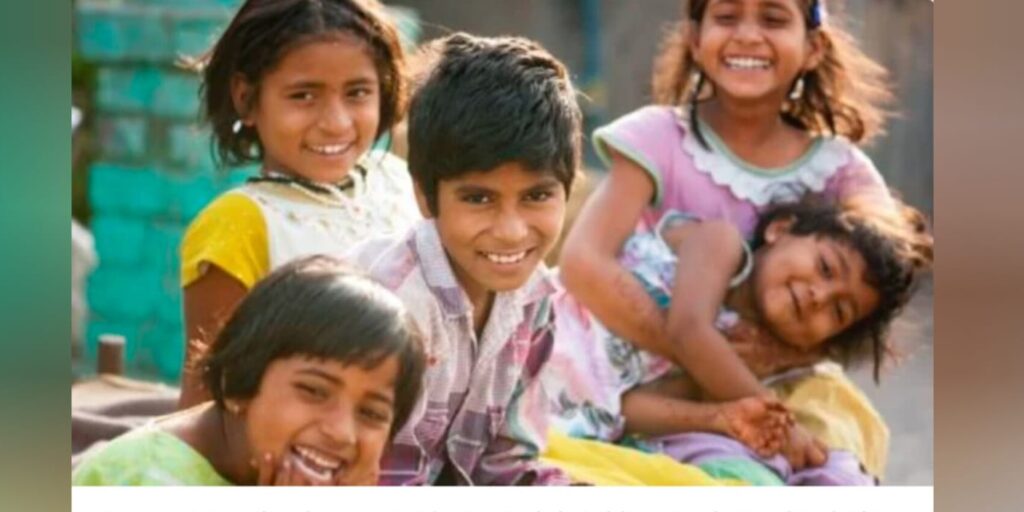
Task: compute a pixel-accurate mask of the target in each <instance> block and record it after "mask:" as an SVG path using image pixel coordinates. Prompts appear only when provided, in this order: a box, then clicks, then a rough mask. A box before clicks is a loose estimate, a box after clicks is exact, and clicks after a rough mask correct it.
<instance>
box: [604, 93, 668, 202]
mask: <svg viewBox="0 0 1024 512" xmlns="http://www.w3.org/2000/svg"><path fill="white" fill-rule="evenodd" d="M680 136H681V133H680V131H679V127H678V125H677V124H676V122H675V113H674V112H673V110H672V109H671V108H669V107H664V106H647V107H643V108H641V109H639V110H636V111H633V112H631V113H629V114H626V115H625V116H623V117H620V118H619V119H617V120H615V121H613V122H612V123H610V124H608V125H605V126H602V127H600V128H598V129H597V130H594V149H595V150H596V151H597V154H598V155H599V156H600V157H601V160H603V161H604V163H605V164H606V165H609V166H610V165H611V155H610V153H609V150H615V151H616V152H618V153H619V154H621V155H622V156H624V157H625V158H628V159H629V160H631V161H633V162H634V163H635V164H637V165H639V166H640V168H642V169H643V170H644V171H646V172H647V174H648V176H650V178H651V180H652V181H653V182H654V189H655V191H654V197H653V198H652V200H651V205H652V206H653V207H654V208H660V207H661V203H662V201H663V200H664V197H665V190H666V188H667V189H669V190H671V189H672V187H673V186H674V183H673V178H672V175H671V173H670V171H671V169H672V168H673V165H672V162H673V158H674V157H673V151H674V149H675V147H676V144H678V141H679V138H680Z"/></svg>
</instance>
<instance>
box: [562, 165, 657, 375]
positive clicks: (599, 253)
mask: <svg viewBox="0 0 1024 512" xmlns="http://www.w3.org/2000/svg"><path fill="white" fill-rule="evenodd" d="M609 152H610V153H611V157H612V168H611V172H609V174H608V177H607V178H605V179H604V181H603V182H602V183H601V184H600V185H599V186H598V187H597V190H596V191H595V192H594V194H593V195H591V196H590V198H589V199H588V200H587V202H586V204H585V205H584V207H583V209H582V210H581V211H580V214H579V216H578V217H577V219H576V223H575V224H574V225H573V227H572V229H571V230H570V231H569V234H568V236H567V237H566V240H565V245H564V246H563V248H562V255H561V261H560V266H561V270H560V272H561V276H562V279H563V281H564V282H565V286H566V288H568V289H569V291H570V292H572V294H573V295H574V296H575V297H576V298H577V299H579V301H580V302H581V303H582V304H583V305H584V306H586V307H587V309H589V310H590V311H591V312H592V313H593V314H594V316H595V317H597V319H598V320H600V321H601V323H602V324H604V325H605V326H606V327H607V328H608V329H609V330H611V331H612V332H614V333H615V334H617V335H618V336H620V337H622V338H625V339H627V340H629V341H630V342H631V343H633V344H635V345H636V346H638V347H640V348H642V349H644V350H648V351H650V352H653V353H655V354H658V355H661V356H663V357H669V358H671V357H673V352H672V348H671V344H670V343H669V340H668V338H667V337H666V336H665V314H664V312H663V311H662V310H661V309H659V308H658V305H657V304H656V303H655V302H654V300H653V299H651V297H650V296H649V295H648V294H647V292H646V290H644V288H643V285H641V284H640V282H639V281H638V280H637V278H636V276H634V275H633V274H632V273H631V272H630V271H629V270H627V269H626V268H625V267H623V266H622V264H621V263H619V261H618V254H619V252H620V251H621V249H622V245H623V244H624V243H625V241H626V239H627V238H628V237H629V236H630V235H631V234H632V233H633V230H634V229H635V228H636V224H637V221H638V220H639V219H640V215H641V214H642V213H643V211H644V209H645V208H646V207H647V205H648V204H649V202H650V201H651V198H652V197H654V184H653V182H652V181H651V178H650V177H648V176H647V174H646V173H645V172H644V171H643V169H641V168H640V167H639V166H638V165H637V164H635V163H633V162H632V161H631V160H628V159H627V158H625V157H623V156H622V155H620V154H619V153H618V152H616V151H614V150H610V151H609Z"/></svg>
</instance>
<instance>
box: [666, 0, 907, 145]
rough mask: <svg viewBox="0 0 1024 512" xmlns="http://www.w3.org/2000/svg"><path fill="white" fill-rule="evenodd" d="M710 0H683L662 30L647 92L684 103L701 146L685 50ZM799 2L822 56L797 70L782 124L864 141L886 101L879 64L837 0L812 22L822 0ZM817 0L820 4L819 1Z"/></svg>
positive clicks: (879, 123) (879, 121)
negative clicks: (796, 95) (799, 75)
mask: <svg viewBox="0 0 1024 512" xmlns="http://www.w3.org/2000/svg"><path fill="white" fill-rule="evenodd" d="M710 1H711V0H688V1H686V0H684V2H683V14H682V19H681V20H680V21H678V22H677V23H676V24H674V25H673V26H672V27H671V28H670V29H669V31H668V32H667V33H666V35H665V37H664V39H663V40H662V43H661V50H660V52H659V54H658V56H657V58H656V59H655V64H654V74H653V93H654V100H655V102H656V103H659V104H665V105H675V106H684V105H685V106H686V108H687V110H688V111H689V119H690V129H691V130H692V131H693V133H694V134H695V135H696V136H697V138H698V140H699V141H700V142H701V144H703V145H704V146H705V147H707V143H706V141H705V140H704V137H703V135H702V134H701V131H700V127H699V126H698V124H697V110H698V105H699V103H700V101H701V98H700V97H701V96H702V93H701V91H702V90H703V88H704V85H705V79H703V73H701V77H702V79H701V80H698V81H697V82H695V83H691V82H693V81H692V80H691V79H690V77H691V75H693V73H694V72H695V71H698V70H699V69H700V66H699V64H698V63H697V62H696V60H695V59H694V56H693V53H692V52H691V50H690V41H691V40H692V39H693V38H694V37H697V34H698V32H699V30H700V25H701V23H702V22H703V20H704V14H705V12H706V11H707V7H708V4H709V3H710ZM796 2H797V3H798V4H799V5H800V6H801V7H802V9H801V12H802V14H803V16H804V20H805V27H806V30H807V31H808V33H810V32H812V31H817V32H819V33H820V35H821V40H822V44H824V50H825V51H824V58H823V60H822V61H821V63H820V64H819V65H818V66H817V67H816V68H814V69H812V70H810V71H808V72H806V73H805V74H804V75H803V79H804V92H803V94H802V95H801V97H800V99H799V100H796V101H793V100H787V101H786V102H785V104H784V105H783V108H782V111H781V115H782V118H783V120H784V121H786V122H787V123H788V124H790V125H792V126H795V127H797V128H800V129H802V130H806V131H809V132H811V133H814V134H827V135H839V136H843V137H846V138H848V139H849V140H850V141H852V142H854V143H866V142H868V141H870V140H871V139H872V138H873V137H875V136H877V135H879V134H881V133H883V125H884V123H885V120H886V118H887V117H888V116H889V113H888V111H887V110H886V109H885V105H886V104H888V103H889V102H891V101H892V99H893V95H892V92H891V86H890V84H889V83H888V76H887V72H886V70H885V68H884V67H882V66H881V65H880V64H878V63H877V62H875V61H874V60H872V59H871V58H870V57H868V56H867V55H865V54H864V52H863V51H862V50H861V49H860V48H859V47H858V45H857V42H856V41H855V40H854V39H853V37H852V36H851V35H850V33H849V32H848V31H847V30H846V29H844V28H843V26H842V24H841V22H840V18H841V17H842V16H841V12H840V11H841V9H840V5H839V3H838V0H829V1H828V2H827V3H828V6H829V7H828V10H829V16H828V18H827V19H826V20H821V21H818V22H816V21H815V20H816V19H818V16H820V14H819V13H820V12H821V11H819V10H818V9H821V8H823V6H824V4H825V0H796ZM819 2H820V4H819Z"/></svg>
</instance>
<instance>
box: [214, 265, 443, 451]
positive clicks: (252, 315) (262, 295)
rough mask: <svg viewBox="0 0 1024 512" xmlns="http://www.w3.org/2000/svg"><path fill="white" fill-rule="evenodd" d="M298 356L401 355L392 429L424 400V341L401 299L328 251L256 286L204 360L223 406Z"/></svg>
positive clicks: (357, 360) (372, 363) (348, 359)
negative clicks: (269, 370) (273, 366)
mask: <svg viewBox="0 0 1024 512" xmlns="http://www.w3.org/2000/svg"><path fill="white" fill-rule="evenodd" d="M293 356H302V357H309V358H313V359H320V360H327V361H338V362H341V363H343V364H345V365H349V364H355V365H358V366H359V367H361V368H364V369H370V368H375V367H377V366H378V365H380V364H381V363H383V362H384V361H385V360H387V359H388V358H390V357H396V358H397V360H398V374H397V379H396V381H395V390H394V391H395V403H394V421H393V423H392V428H391V435H394V434H395V433H396V432H397V431H398V430H400V429H401V428H402V426H403V425H404V424H405V421H406V420H407V419H408V418H409V414H410V413H411V412H412V408H413V406H414V405H415V403H416V400H417V399H418V396H419V393H420V387H421V385H422V383H421V381H422V377H423V372H424V367H425V362H424V360H425V356H424V353H423V346H422V340H421V339H420V336H419V334H418V332H417V330H416V328H415V325H414V324H413V322H412V318H411V316H410V315H409V313H408V312H407V311H406V309H405V307H404V306H403V305H402V303H401V301H400V300H399V299H398V298H397V297H396V296H394V295H393V294H392V293H391V292H390V291H388V290H387V289H386V288H384V287H383V286H381V285H379V284H377V283H376V282H374V281H372V280H371V279H370V278H369V277H366V276H364V275H362V274H359V273H356V272H354V271H352V270H351V269H349V268H348V267H346V266H345V265H343V264H341V263H340V262H339V261H338V260H335V259H333V258H329V257H327V256H311V257H306V258H302V259H299V260H295V261H293V262H291V263H288V264H286V265H284V266H282V267H280V268H279V269H277V270H275V271H274V272H272V273H271V274H270V275H268V276H267V277H266V278H265V279H263V280H262V281H260V282H259V283H257V284H256V286H254V287H253V289H252V290H251V291H250V292H249V294H248V295H246V296H245V298H244V299H243V300H242V302H241V303H240V304H239V305H238V308H237V309H236V310H235V312H234V313H233V314H232V315H231V318H230V319H229V320H228V322H227V324H226V325H225V326H224V329H223V330H221V332H220V335H219V336H218V337H217V339H216V340H215V341H214V343H213V344H212V345H211V346H210V347H209V350H208V352H207V353H206V354H205V355H204V356H202V358H201V359H200V360H199V369H200V371H201V375H202V378H203V383H204V385H205V386H206V388H207V389H208V390H209V391H210V393H211V394H212V395H213V400H214V402H215V403H216V404H217V406H218V407H221V408H224V407H225V401H226V400H231V399H240V400H244V399H250V398H252V397H254V396H256V394H257V393H258V392H259V389H260V383H261V382H262V380H263V376H264V374H265V373H266V371H267V368H268V367H269V366H270V364H271V363H273V362H274V361H276V360H279V359H285V358H289V357H293Z"/></svg>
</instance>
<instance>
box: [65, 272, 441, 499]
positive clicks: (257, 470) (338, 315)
mask: <svg viewBox="0 0 1024 512" xmlns="http://www.w3.org/2000/svg"><path fill="white" fill-rule="evenodd" d="M420 343H421V342H420V340H419V338H418V335H417V334H416V332H415V329H414V327H413V325H412V321H411V318H409V316H408V313H407V312H406V310H405V308H404V307H403V306H402V304H401V302H400V301H398V299H396V298H395V297H394V296H393V295H392V294H391V293H390V292H388V291H387V290H385V289H384V288H382V287H381V286H380V285H378V284H376V283H374V282H373V281H371V280H370V279H368V278H366V277H365V276H361V275H358V274H354V273H352V272H350V271H349V270H347V269H346V268H345V267H343V266H340V265H339V264H338V262H337V261H335V260H332V259H329V258H327V257H323V256H311V257H306V258H302V259H299V260H296V261H293V262H291V263H288V264H286V265H284V266H282V267H280V268H279V269H277V270H276V271H274V272H273V273H271V274H270V275H269V276H267V278H266V279H264V280H262V281H261V282H260V283H259V284H257V285H256V286H255V287H254V288H253V289H252V291H251V292H250V293H249V294H248V295H246V297H245V298H244V299H243V300H242V302H241V304H239V306H238V308H237V309H236V310H235V311H234V314H233V315H232V316H231V319H230V320H229V321H228V322H227V324H226V325H225V326H224V329H223V330H222V331H221V332H220V335H219V337H218V338H217V340H216V342H214V344H213V345H212V347H210V350H209V353H208V354H206V355H205V358H204V359H203V361H202V363H201V364H200V365H199V368H200V370H199V371H197V373H196V374H197V375H201V376H202V378H203V381H204V383H205V385H206V386H207V389H209V390H210V392H211V394H212V395H213V402H212V403H206V404H203V405H199V406H196V407H193V408H191V409H188V410H185V411H180V412H178V413H175V414H173V415H170V416H165V417H162V418H158V419H156V420H154V421H151V422H150V423H148V424H147V425H145V426H143V427H140V428H138V429H136V430H134V431H132V432H129V433H127V434H125V435H123V436H121V437H118V438H117V439H115V440H113V441H111V442H110V443H107V444H106V445H104V446H103V447H102V448H100V449H99V450H98V451H96V452H94V453H93V454H92V455H91V456H88V457H87V458H86V459H85V460H84V461H83V462H82V463H81V464H80V465H79V466H78V467H77V469H75V471H74V472H73V474H72V482H73V484H75V485H231V484H235V485H254V484H260V485H374V484H375V483H376V481H377V476H378V471H379V462H380V457H381V454H382V452H383V451H384V447H385V445H386V443H387V441H388V440H389V438H390V437H392V436H393V434H394V432H396V431H397V430H398V429H400V428H402V426H403V425H404V424H405V421H406V419H407V418H408V417H409V413H410V411H411V410H412V406H413V404H414V403H415V402H416V398H417V395H418V394H419V389H420V381H421V378H422V374H423V368H424V356H423V352H422V350H423V349H422V346H421V344H420Z"/></svg>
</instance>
